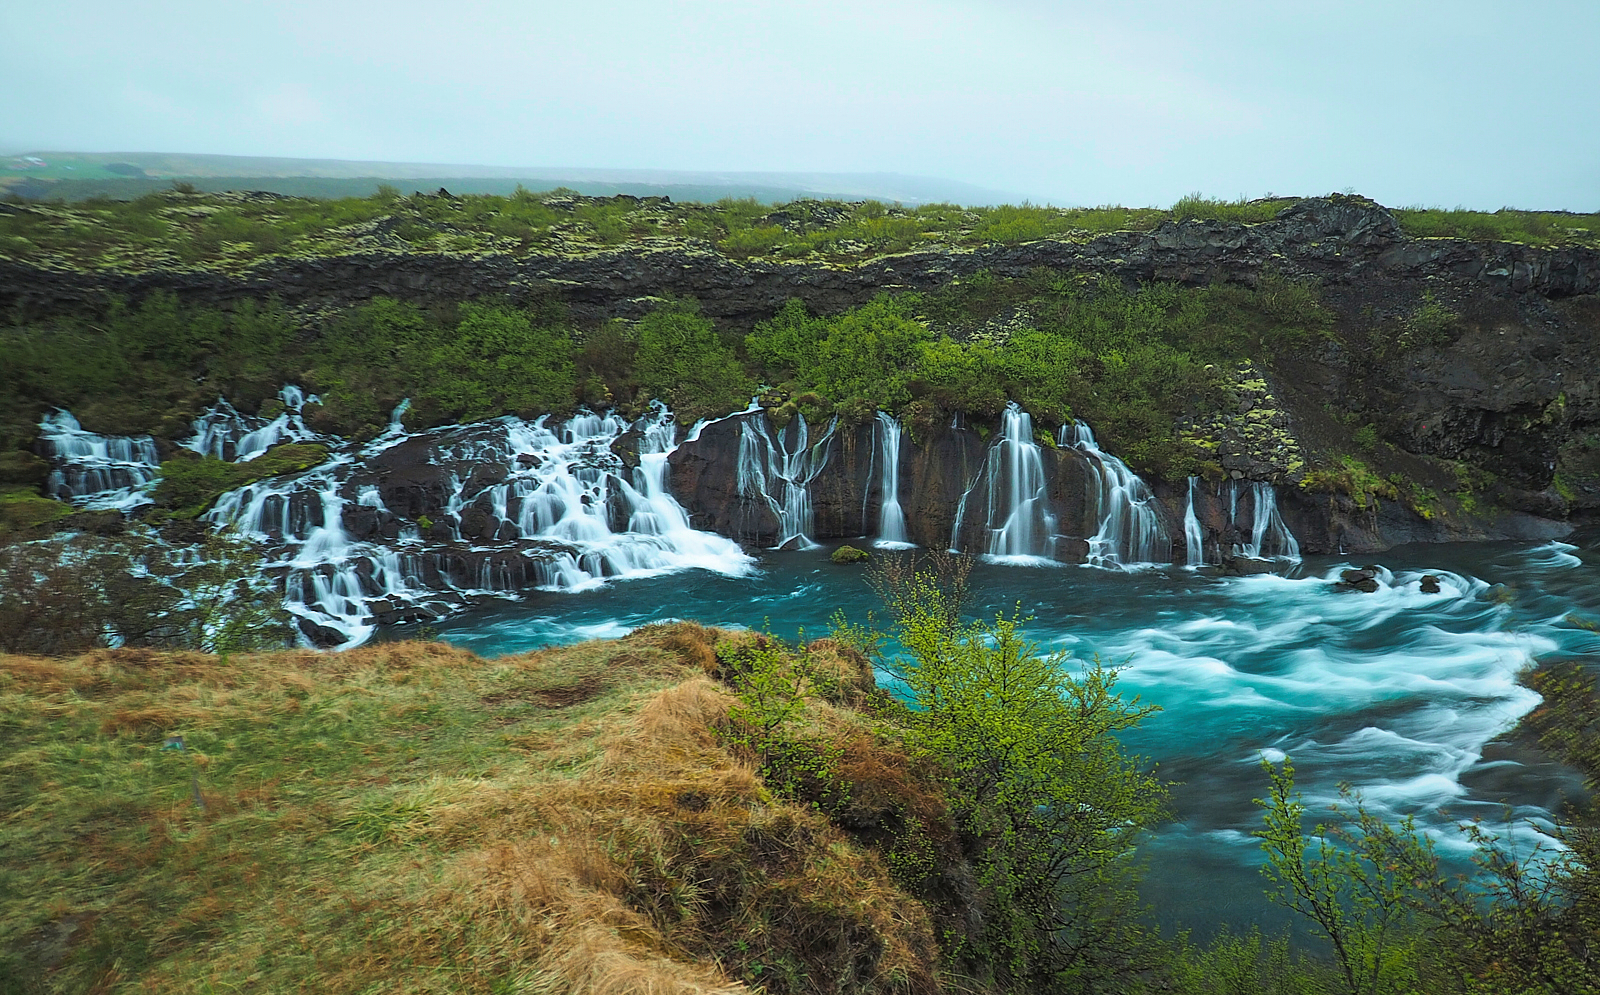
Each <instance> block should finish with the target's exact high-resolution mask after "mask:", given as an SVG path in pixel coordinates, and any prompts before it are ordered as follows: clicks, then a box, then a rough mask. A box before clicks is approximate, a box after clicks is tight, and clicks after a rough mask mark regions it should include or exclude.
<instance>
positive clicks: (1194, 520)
mask: <svg viewBox="0 0 1600 995" xmlns="http://www.w3.org/2000/svg"><path fill="white" fill-rule="evenodd" d="M1199 490H1200V478H1199V477H1190V478H1189V503H1188V506H1187V507H1186V508H1184V511H1183V545H1184V550H1185V552H1186V553H1187V555H1188V560H1187V563H1188V565H1189V566H1191V567H1198V566H1200V565H1202V564H1204V563H1205V561H1206V545H1205V533H1204V532H1202V531H1201V529H1200V519H1199V518H1198V517H1196V515H1195V513H1194V498H1195V494H1197V493H1198V492H1199Z"/></svg>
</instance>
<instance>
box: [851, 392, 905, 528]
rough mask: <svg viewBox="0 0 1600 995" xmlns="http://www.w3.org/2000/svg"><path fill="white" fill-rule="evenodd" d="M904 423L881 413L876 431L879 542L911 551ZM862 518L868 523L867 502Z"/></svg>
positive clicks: (874, 454) (874, 449)
mask: <svg viewBox="0 0 1600 995" xmlns="http://www.w3.org/2000/svg"><path fill="white" fill-rule="evenodd" d="M903 435H904V430H903V429H902V428H901V425H900V422H898V421H897V420H895V419H894V418H893V417H892V416H890V415H889V414H887V413H886V412H883V411H880V412H878V418H877V423H876V424H875V425H874V428H873V443H874V445H873V462H874V463H875V465H876V467H877V470H878V494H879V505H878V540H877V542H875V543H873V545H874V546H877V547H878V548H880V549H910V548H911V546H912V543H911V542H910V541H909V540H908V539H907V538H906V516H905V512H904V511H903V510H901V508H900V440H901V437H902V436H903ZM861 518H862V521H863V522H864V521H865V520H866V507H865V504H864V503H863V506H862V509H861Z"/></svg>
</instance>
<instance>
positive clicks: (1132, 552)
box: [1061, 421, 1172, 568]
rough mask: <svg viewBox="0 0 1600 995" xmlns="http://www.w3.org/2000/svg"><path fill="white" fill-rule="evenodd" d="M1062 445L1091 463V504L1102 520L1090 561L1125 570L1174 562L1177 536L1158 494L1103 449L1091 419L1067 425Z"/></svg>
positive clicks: (1094, 540) (1091, 543)
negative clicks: (1172, 532)
mask: <svg viewBox="0 0 1600 995" xmlns="http://www.w3.org/2000/svg"><path fill="white" fill-rule="evenodd" d="M1061 444H1062V445H1070V446H1072V447H1073V448H1074V449H1076V450H1078V452H1080V453H1082V454H1083V455H1084V456H1085V457H1087V459H1088V462H1089V472H1090V478H1091V483H1090V488H1089V490H1090V497H1091V501H1092V505H1091V506H1092V507H1093V508H1094V511H1095V515H1096V517H1097V518H1098V519H1099V522H1100V526H1099V528H1098V529H1097V530H1096V532H1095V534H1094V535H1093V536H1092V537H1090V539H1089V562H1090V563H1092V564H1094V565H1096V566H1103V567H1119V568H1127V567H1130V566H1136V565H1140V564H1149V563H1171V562H1172V537H1171V536H1169V535H1168V534H1167V532H1166V529H1165V528H1164V527H1163V526H1162V524H1161V516H1160V515H1159V514H1158V513H1157V511H1156V506H1157V502H1156V496H1155V494H1153V493H1152V492H1151V491H1150V488H1149V486H1148V485H1147V484H1145V482H1144V481H1143V480H1141V479H1139V475H1138V474H1136V473H1134V472H1133V470H1131V469H1129V467H1128V465H1127V464H1126V463H1124V462H1122V460H1120V459H1118V458H1117V457H1115V456H1113V455H1111V454H1110V453H1108V452H1105V451H1104V450H1102V449H1101V448H1100V446H1099V444H1098V443H1097V442H1095V438H1094V432H1092V431H1090V429H1089V425H1088V423H1087V422H1082V421H1079V422H1075V423H1073V424H1072V425H1063V426H1062V427H1061Z"/></svg>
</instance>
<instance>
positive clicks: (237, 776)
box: [0, 623, 939, 995]
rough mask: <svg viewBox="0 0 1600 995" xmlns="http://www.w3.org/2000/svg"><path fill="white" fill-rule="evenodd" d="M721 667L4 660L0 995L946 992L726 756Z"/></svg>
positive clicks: (842, 733) (575, 655)
mask: <svg viewBox="0 0 1600 995" xmlns="http://www.w3.org/2000/svg"><path fill="white" fill-rule="evenodd" d="M740 638H749V637H744V636H741V637H734V636H729V635H727V634H724V633H719V632H717V631H715V630H708V629H704V628H701V627H699V626H696V625H692V624H687V623H681V624H676V625H672V626H656V627H647V628H646V629H645V630H641V631H640V632H639V633H636V634H635V635H633V636H630V637H628V638H626V639H623V640H620V641H612V642H603V643H588V644H583V645H579V646H573V647H566V648H560V649H547V650H542V651H539V652H536V653H532V654H525V655H521V656H514V657H506V658H501V659H498V660H484V659H481V658H479V657H476V656H474V655H472V654H470V653H467V652H465V651H461V650H457V649H454V648H451V647H449V646H447V645H444V644H441V643H390V644H380V645H375V646H369V647H365V648H362V649H358V650H355V651H352V652H349V653H343V654H319V653H313V652H309V651H307V652H293V653H278V654H264V655H237V656H233V657H231V658H223V659H218V658H216V657H212V656H206V655H202V654H197V653H156V652H153V651H135V650H109V651H97V652H94V653H91V654H89V655H86V656H82V657H78V658H74V659H57V660H52V659H40V658H27V657H0V757H3V758H4V759H3V761H0V811H4V813H5V818H4V821H3V822H0V979H3V980H0V992H8V993H9V992H18V993H20V992H84V991H94V992H107V993H110V992H222V991H251V992H291V991H294V992H301V991H316V992H327V993H358V992H376V991H383V992H440V993H443V992H450V993H471V992H482V993H498V992H555V991H562V992H577V993H595V995H599V993H609V992H638V991H650V992H661V993H672V992H690V991H694V992H740V991H749V990H754V988H755V987H756V986H760V987H762V988H764V989H765V990H767V991H770V992H774V993H776V992H785V991H796V992H799V991H823V990H832V986H833V985H835V984H839V983H841V982H844V981H848V982H849V983H850V984H851V985H853V986H855V987H856V988H857V989H858V990H863V991H885V992H888V991H895V992H918V991H934V990H938V988H939V981H938V977H937V975H936V973H935V971H936V960H937V949H936V946H935V944H934V941H933V929H932V926H931V924H930V918H929V914H928V913H927V912H926V911H925V910H924V908H923V906H922V905H921V904H919V903H918V902H917V901H915V900H914V899H912V898H910V897H909V896H907V895H906V894H905V893H904V892H903V891H902V890H901V889H900V888H899V887H898V886H897V885H896V884H895V881H894V880H893V879H892V878H891V876H890V873H889V871H888V870H887V863H886V858H884V857H883V856H882V855H881V854H880V853H879V851H878V850H875V849H873V848H872V847H871V846H868V845H866V844H865V843H863V842H862V840H860V839H858V838H855V837H851V836H849V835H847V834H846V833H844V832H843V831H841V830H840V829H839V828H838V827H836V826H835V825H834V824H833V823H832V822H830V821H829V819H828V818H827V817H826V815H825V814H824V813H822V812H821V811H819V810H818V809H817V808H816V807H815V806H809V805H805V804H800V803H796V802H791V801H786V800H783V799H780V798H777V797H775V796H774V795H773V794H772V793H771V792H770V791H769V790H768V789H767V788H766V787H765V786H764V784H763V783H762V781H761V779H760V777H759V776H758V775H757V773H756V771H755V768H754V766H753V765H752V763H751V762H750V760H749V758H747V757H743V756H741V755H739V754H738V753H737V752H736V751H733V750H732V749H730V748H728V747H725V746H724V745H723V743H722V740H721V739H719V737H718V735H717V731H716V730H717V729H718V728H719V724H720V723H724V722H725V721H726V717H727V714H728V709H729V706H730V704H731V703H732V701H733V699H732V698H731V697H730V695H729V693H728V692H727V690H726V688H725V687H724V686H723V685H722V684H720V683H718V682H717V681H716V680H714V679H713V678H712V677H711V676H709V675H708V670H713V671H714V670H715V669H716V668H717V656H716V653H715V651H714V647H715V646H716V645H717V644H718V643H720V642H724V641H727V640H729V639H740ZM807 714H808V716H809V718H808V719H807V720H806V721H807V723H809V724H810V726H811V727H813V729H814V730H818V731H821V732H825V733H827V734H829V735H833V736H836V737H838V738H839V739H840V741H841V742H843V743H847V744H854V745H853V746H851V747H850V748H849V749H846V750H845V751H844V755H845V756H846V757H847V758H849V757H851V756H854V757H855V760H854V766H853V767H852V766H851V763H849V762H847V763H846V764H845V768H846V769H847V770H852V769H853V770H856V771H857V774H856V776H857V779H858V780H860V781H861V782H862V783H863V784H864V785H867V786H868V787H871V785H873V784H877V783H879V782H887V781H888V780H890V779H889V778H885V777H880V778H878V780H877V781H874V780H873V779H872V778H871V777H868V776H865V775H864V774H862V773H860V772H861V771H863V770H865V769H866V768H867V767H870V766H871V765H872V764H876V765H877V766H876V767H875V768H873V769H877V770H888V769H891V768H892V767H893V764H894V762H895V761H894V757H895V754H893V753H892V751H888V752H886V751H885V749H884V748H882V747H881V746H878V745H876V743H877V740H875V738H874V736H873V734H872V732H871V729H870V726H869V724H868V723H867V722H866V720H865V719H864V718H863V717H862V716H861V715H860V714H859V713H855V712H852V711H850V710H849V709H846V708H843V707H836V706H834V705H831V704H829V703H827V702H825V701H820V700H819V701H815V702H812V703H811V706H810V707H809V708H808V710H807ZM180 734H181V735H182V736H183V742H184V748H183V749H181V750H179V749H172V748H167V749H164V748H163V745H164V744H165V743H167V742H168V737H169V736H171V735H180ZM852 751H853V752H852ZM869 761H870V763H869ZM886 764H887V765H888V766H885V765H886ZM197 791H198V797H199V799H200V800H201V802H202V804H201V805H197V803H196V793H197ZM870 793H871V792H870V791H868V792H866V794H870Z"/></svg>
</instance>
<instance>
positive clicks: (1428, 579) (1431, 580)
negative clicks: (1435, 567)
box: [1422, 574, 1439, 594]
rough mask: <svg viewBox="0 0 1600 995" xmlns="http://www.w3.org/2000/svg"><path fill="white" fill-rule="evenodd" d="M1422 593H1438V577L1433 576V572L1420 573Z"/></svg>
mask: <svg viewBox="0 0 1600 995" xmlns="http://www.w3.org/2000/svg"><path fill="white" fill-rule="evenodd" d="M1422 593H1423V594H1438V593H1439V578H1437V577H1435V576H1434V575H1433V574H1423V575H1422Z"/></svg>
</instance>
